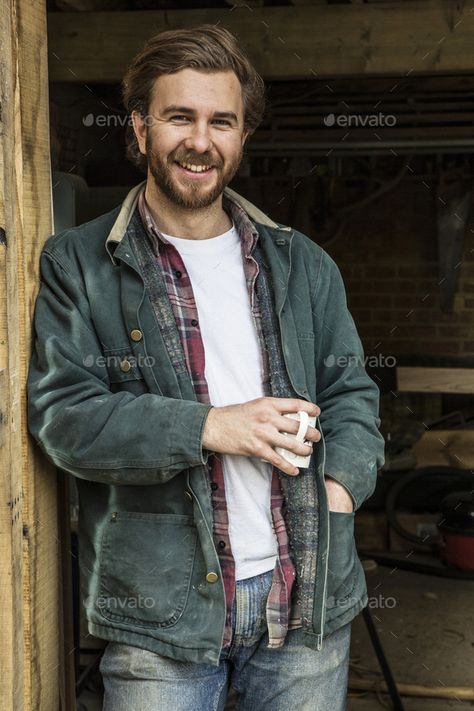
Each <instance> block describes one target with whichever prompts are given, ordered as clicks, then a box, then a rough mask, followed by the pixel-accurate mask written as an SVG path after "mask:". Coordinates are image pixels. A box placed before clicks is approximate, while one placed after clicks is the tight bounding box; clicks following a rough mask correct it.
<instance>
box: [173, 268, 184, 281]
mask: <svg viewBox="0 0 474 711" xmlns="http://www.w3.org/2000/svg"><path fill="white" fill-rule="evenodd" d="M182 274H183V273H182V272H180V271H179V269H176V271H175V273H174V275H175V277H176V279H180V278H181V276H182Z"/></svg>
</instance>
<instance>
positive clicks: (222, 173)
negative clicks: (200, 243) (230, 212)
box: [145, 133, 243, 210]
mask: <svg viewBox="0 0 474 711" xmlns="http://www.w3.org/2000/svg"><path fill="white" fill-rule="evenodd" d="M145 148H146V156H147V160H148V170H149V171H150V173H151V174H152V176H153V179H154V181H155V184H156V187H157V188H158V189H159V190H160V191H161V192H162V193H163V194H164V195H165V197H167V198H168V200H169V201H170V202H172V203H173V204H174V205H176V206H177V207H182V208H185V209H188V210H196V209H198V208H202V207H209V206H210V205H212V203H214V202H215V201H216V200H217V199H218V198H219V197H220V195H221V194H222V192H223V191H224V188H225V187H227V185H228V184H229V183H230V181H231V180H232V178H233V177H234V175H235V174H236V172H237V170H238V168H239V165H240V164H241V162H242V156H243V147H241V148H240V151H239V153H238V154H237V155H236V156H235V158H233V160H232V161H231V162H230V163H228V165H227V167H226V168H224V167H223V163H222V160H221V159H219V160H218V161H216V160H213V159H212V156H210V155H209V154H206V153H203V154H202V155H199V156H192V155H190V154H188V155H183V156H182V157H181V156H179V157H177V153H176V152H174V153H172V154H171V156H170V157H169V158H168V160H166V159H162V158H161V156H160V155H159V154H158V152H157V151H155V150H153V145H152V140H151V136H150V134H149V133H148V135H147V137H146V144H145ZM176 160H178V161H179V162H183V163H197V164H199V165H212V166H214V169H215V170H216V172H217V180H216V181H215V182H213V186H212V187H207V188H206V187H204V186H202V185H201V181H200V180H196V181H194V182H192V178H191V179H190V181H189V185H188V186H187V187H184V186H182V185H180V184H179V183H178V181H177V180H176V178H174V176H173V174H172V169H171V166H172V165H173V164H174V163H175V161H176Z"/></svg>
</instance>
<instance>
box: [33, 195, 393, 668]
mask: <svg viewBox="0 0 474 711" xmlns="http://www.w3.org/2000/svg"><path fill="white" fill-rule="evenodd" d="M141 188H142V184H141V185H139V186H137V187H136V188H134V189H133V190H132V191H130V193H129V194H128V196H127V198H126V199H125V200H124V202H123V203H122V205H121V206H119V207H117V208H116V209H114V210H112V211H110V212H108V213H107V214H105V215H102V216H100V217H98V218H96V219H94V220H92V221H90V222H87V223H86V224H83V225H80V226H78V227H74V228H71V229H67V230H65V231H63V232H60V233H59V234H57V235H53V236H51V237H49V238H48V239H47V241H46V243H45V245H44V248H43V250H42V253H41V258H40V268H41V285H40V290H39V294H38V297H37V301H36V306H35V314H34V328H35V335H36V338H35V343H34V349H33V354H32V358H31V361H30V368H29V372H28V384H27V385H28V423H29V429H30V432H31V434H32V435H33V437H34V438H35V440H36V442H37V443H38V444H39V446H40V447H41V449H42V450H43V451H44V453H45V454H46V456H47V457H48V458H49V460H51V461H52V462H53V463H54V464H55V465H56V466H57V467H58V468H59V469H60V470H62V471H63V472H69V473H70V474H73V475H74V477H76V482H77V489H78V494H79V509H80V515H79V551H80V571H81V591H82V594H81V597H82V601H83V604H84V606H85V612H86V616H87V620H88V627H89V631H90V633H91V634H93V635H95V636H97V637H100V638H103V639H105V640H113V641H117V642H122V643H127V644H131V645H135V646H137V647H142V648H145V649H149V650H151V651H153V652H157V653H159V654H163V655H165V656H168V657H171V658H174V659H178V660H183V661H190V662H206V663H210V664H214V665H217V664H218V663H219V654H220V650H221V646H222V638H223V631H224V622H225V597H224V588H223V584H222V579H221V570H220V565H219V558H218V554H217V551H216V548H215V545H214V542H213V534H212V532H213V518H212V506H211V490H210V481H209V472H208V464H207V458H208V455H209V453H208V452H206V451H205V450H203V448H202V435H203V428H204V425H205V421H206V417H207V414H208V412H209V409H210V408H211V406H212V405H210V404H206V403H201V402H198V401H197V398H196V394H195V392H194V388H193V386H192V382H191V379H190V377H189V374H187V373H183V372H179V373H177V372H176V371H175V369H174V368H173V365H172V362H171V360H170V357H169V354H168V352H167V350H166V348H165V345H164V342H163V339H162V336H161V332H160V329H159V327H158V325H157V322H156V318H155V315H154V313H153V310H152V308H151V302H150V299H149V298H148V295H147V292H146V289H145V286H144V281H143V278H142V275H141V273H140V268H139V265H138V262H137V259H136V256H135V254H134V251H133V249H132V245H131V241H130V234H129V230H130V220H131V217H132V215H133V214H134V212H135V210H136V209H137V196H138V193H139V191H140V189H141ZM226 193H227V194H228V196H229V197H231V199H233V200H235V201H237V202H238V203H239V204H240V205H241V206H242V207H243V209H244V210H245V211H246V212H247V215H248V216H249V218H250V219H251V220H252V222H253V223H254V224H255V226H256V228H257V230H258V233H259V243H260V244H261V246H262V249H263V251H264V254H265V258H266V260H267V263H268V265H269V268H270V272H271V276H272V279H271V283H272V288H273V290H274V303H275V310H276V313H277V316H278V323H279V327H280V332H281V344H282V353H283V357H284V360H285V364H286V368H287V371H288V375H289V379H290V382H291V384H292V386H293V388H294V390H295V392H296V393H297V395H298V397H300V398H301V399H304V400H307V401H310V402H313V403H317V404H318V405H319V407H320V408H321V415H320V417H319V418H318V420H317V426H318V427H319V429H320V430H321V433H322V438H321V441H320V442H319V443H316V444H315V445H314V453H313V456H314V457H315V458H316V465H317V466H316V471H317V477H318V490H319V502H320V511H319V537H318V541H319V544H318V549H317V562H316V570H315V575H314V586H315V589H314V593H315V594H314V607H313V611H312V617H311V619H309V620H304V621H303V624H304V628H305V629H304V639H305V643H306V644H307V645H308V646H309V647H312V648H314V649H321V647H322V646H323V645H324V642H323V639H324V637H325V636H327V635H328V634H330V633H331V632H333V631H334V630H336V629H338V628H339V627H341V626H342V625H344V624H345V623H347V622H349V621H350V620H351V619H352V618H353V617H354V616H355V615H356V614H357V613H358V612H359V611H360V610H361V609H362V607H363V606H364V605H366V604H367V591H366V585H365V578H364V574H363V571H362V566H361V564H360V561H359V558H358V556H357V552H356V549H355V542H354V512H355V511H356V510H357V509H358V508H359V507H360V505H361V504H362V503H363V501H364V500H365V499H366V498H367V497H368V496H370V494H371V493H372V491H373V489H374V487H375V481H376V474H377V469H378V467H380V466H381V465H382V463H383V439H382V437H381V435H380V432H379V430H378V427H379V425H380V420H379V418H378V394H379V393H378V388H377V386H376V385H375V383H374V382H373V381H372V380H371V379H370V378H369V377H368V375H367V373H366V371H365V368H364V355H363V351H362V347H361V343H360V340H359V337H358V335H357V331H356V328H355V325H354V321H353V319H352V317H351V315H350V312H349V311H348V309H347V305H346V297H345V291H344V285H343V282H342V279H341V276H340V273H339V270H338V268H337V266H336V264H335V263H334V261H333V260H332V259H331V258H330V257H329V255H328V254H327V253H326V252H325V251H324V250H323V249H322V248H321V247H320V246H318V245H317V244H316V243H315V242H313V241H312V240H310V239H309V238H308V237H306V236H305V235H303V234H301V233H300V232H298V231H297V230H294V229H292V228H290V227H286V226H283V225H280V224H277V223H276V222H274V221H273V220H271V219H270V218H269V217H267V216H266V215H265V214H264V213H263V212H261V211H260V210H259V209H258V208H256V207H255V206H254V205H252V204H251V203H250V202H248V201H247V200H245V199H244V198H242V197H241V196H239V195H237V193H235V192H234V191H232V190H230V189H228V188H227V189H226ZM325 474H326V475H328V476H331V477H332V478H333V479H336V480H337V481H339V482H340V483H341V484H342V485H343V486H344V487H345V488H346V489H347V491H348V492H349V493H350V495H351V497H352V500H353V504H354V512H353V513H340V512H331V511H329V510H328V505H327V498H326V489H325V486H324V476H325ZM287 524H288V525H289V527H290V528H291V522H290V521H288V522H287Z"/></svg>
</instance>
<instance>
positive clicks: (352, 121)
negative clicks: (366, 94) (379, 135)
mask: <svg viewBox="0 0 474 711" xmlns="http://www.w3.org/2000/svg"><path fill="white" fill-rule="evenodd" d="M323 121H324V125H325V126H328V128H332V127H333V126H337V127H338V128H350V127H351V126H355V127H357V126H362V128H364V127H365V126H370V127H372V128H381V127H383V126H395V124H396V123H397V118H396V116H394V115H393V114H383V113H381V112H379V113H378V114H365V115H363V114H328V115H327V116H325V117H324V119H323Z"/></svg>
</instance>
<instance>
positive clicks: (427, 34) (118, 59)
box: [48, 0, 474, 82]
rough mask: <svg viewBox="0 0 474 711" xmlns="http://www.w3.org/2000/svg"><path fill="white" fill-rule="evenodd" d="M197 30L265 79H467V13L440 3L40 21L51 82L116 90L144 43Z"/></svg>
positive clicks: (470, 23) (473, 31) (471, 15)
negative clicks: (241, 54) (232, 41)
mask: <svg viewBox="0 0 474 711" xmlns="http://www.w3.org/2000/svg"><path fill="white" fill-rule="evenodd" d="M204 22H210V23H214V24H216V23H219V24H221V25H222V26H224V27H227V28H228V29H230V30H231V31H233V32H234V33H235V34H236V35H237V36H238V37H239V39H240V40H241V42H242V46H243V47H245V48H246V49H247V51H248V53H249V55H250V57H251V59H252V60H253V62H254V63H255V65H256V67H257V68H258V70H259V71H260V73H261V74H262V75H263V76H264V77H265V78H266V79H303V78H311V77H321V78H322V77H332V76H360V75H395V76H398V77H400V78H403V77H405V76H407V75H413V74H424V73H436V72H441V73H450V72H451V73H462V72H473V71H474V53H473V51H472V47H473V45H474V12H472V11H470V8H469V7H467V6H466V7H465V8H464V10H462V9H460V10H459V12H458V14H457V15H456V17H454V16H453V15H452V13H448V12H447V10H446V4H445V3H443V2H442V0H412V1H411V2H406V0H402V1H399V2H393V3H390V4H388V3H381V4H378V3H376V4H371V3H357V4H350V5H347V4H335V5H307V6H300V7H292V6H288V7H251V6H250V5H247V4H246V5H241V6H237V5H236V6H234V7H233V8H228V9H225V8H224V9H219V10H215V9H202V10H167V11H155V10H150V11H138V12H80V13H63V12H55V13H49V15H48V37H49V39H48V41H49V66H50V70H49V76H50V80H51V81H66V82H73V81H76V82H117V81H119V80H120V79H121V77H122V76H123V73H124V71H125V69H126V67H127V65H128V63H129V62H130V60H131V59H132V57H133V56H134V55H135V54H136V53H137V51H139V49H140V48H141V47H142V45H143V44H144V42H145V41H146V39H147V38H149V37H150V36H152V35H153V34H155V33H157V32H161V31H162V30H167V29H177V28H180V27H190V26H193V25H198V24H201V23H204Z"/></svg>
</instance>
